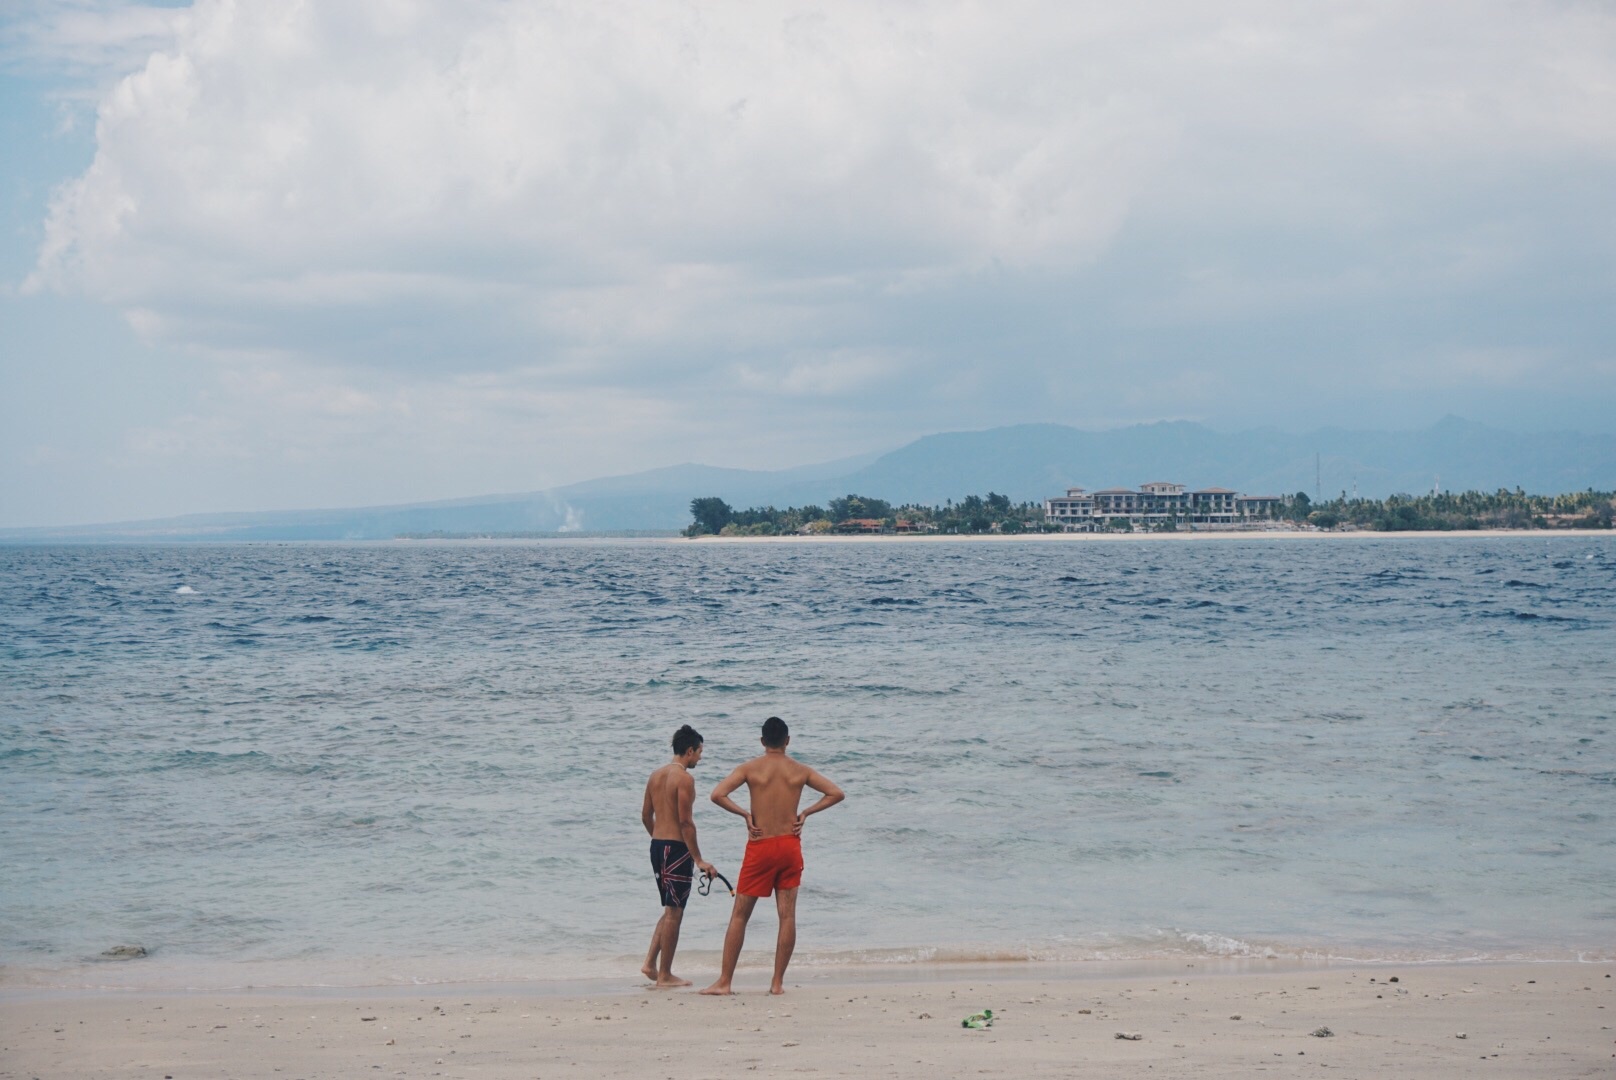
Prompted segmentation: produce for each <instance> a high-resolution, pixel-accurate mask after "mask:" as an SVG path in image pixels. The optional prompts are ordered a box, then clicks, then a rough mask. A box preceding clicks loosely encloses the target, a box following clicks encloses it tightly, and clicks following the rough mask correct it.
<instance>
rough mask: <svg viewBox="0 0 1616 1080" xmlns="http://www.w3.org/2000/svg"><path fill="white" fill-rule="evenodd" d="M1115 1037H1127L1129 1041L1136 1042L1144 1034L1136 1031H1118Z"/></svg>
mask: <svg viewBox="0 0 1616 1080" xmlns="http://www.w3.org/2000/svg"><path fill="white" fill-rule="evenodd" d="M1116 1038H1118V1039H1127V1040H1128V1041H1129V1042H1138V1041H1139V1040H1140V1039H1143V1038H1144V1036H1143V1035H1141V1034H1139V1033H1138V1032H1137V1031H1119V1032H1117V1034H1116Z"/></svg>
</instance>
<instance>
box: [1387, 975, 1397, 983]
mask: <svg viewBox="0 0 1616 1080" xmlns="http://www.w3.org/2000/svg"><path fill="white" fill-rule="evenodd" d="M1386 981H1387V982H1398V981H1400V980H1399V979H1398V978H1397V976H1396V975H1393V976H1392V977H1391V978H1389V979H1387V980H1386Z"/></svg>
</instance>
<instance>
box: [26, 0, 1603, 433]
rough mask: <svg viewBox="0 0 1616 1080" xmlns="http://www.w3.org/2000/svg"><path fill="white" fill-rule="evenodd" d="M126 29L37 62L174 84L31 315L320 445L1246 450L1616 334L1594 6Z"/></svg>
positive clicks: (214, 10)
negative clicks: (243, 374)
mask: <svg viewBox="0 0 1616 1080" xmlns="http://www.w3.org/2000/svg"><path fill="white" fill-rule="evenodd" d="M102 10H103V11H104V13H105V18H104V19H103V22H102V23H101V24H99V27H100V28H99V29H97V25H98V24H96V22H95V9H91V8H88V7H75V8H73V9H72V11H73V15H74V17H73V18H72V19H65V18H64V19H58V20H56V21H55V22H54V23H51V22H50V21H49V20H45V19H44V18H43V16H41V17H40V18H39V19H37V20H35V21H36V23H38V25H40V26H43V27H45V29H41V30H38V31H36V32H34V37H33V38H32V39H28V40H33V41H34V42H35V43H36V48H37V50H38V51H39V53H40V54H41V55H42V56H46V57H48V56H50V55H60V56H64V57H65V56H69V55H71V56H73V57H75V58H76V59H74V60H73V62H74V63H95V62H99V63H101V64H103V65H115V64H118V63H124V64H129V63H130V61H131V58H132V57H134V56H136V55H139V56H141V59H140V60H139V62H138V64H136V65H134V66H135V69H134V70H130V71H129V72H128V73H127V74H126V75H125V76H124V77H122V78H120V79H118V80H117V81H116V82H115V83H114V84H112V85H111V86H110V88H109V89H108V90H107V91H106V92H105V93H104V95H103V96H102V98H101V100H100V104H99V110H98V115H97V122H96V123H97V135H96V154H95V159H94V161H93V163H92V164H91V165H90V167H89V168H88V169H87V170H86V171H85V172H84V173H83V174H82V175H80V176H78V177H75V178H73V179H72V180H70V181H69V182H67V183H65V184H64V185H63V186H62V187H61V189H60V190H59V191H58V193H57V195H56V197H55V199H54V200H53V202H52V205H51V208H50V212H49V218H48V221H47V222H46V226H45V240H44V243H43V245H42V248H41V251H40V254H39V258H38V261H37V265H36V267H35V269H34V271H33V273H32V274H31V276H30V277H29V279H28V282H27V287H28V288H30V289H33V290H42V289H54V290H62V291H67V292H74V293H81V294H84V295H87V296H90V297H93V298H95V299H97V300H100V301H103V302H105V303H108V304H111V305H115V306H117V307H119V308H121V309H122V310H124V311H125V312H126V314H127V316H128V319H129V322H130V325H131V326H133V327H134V328H135V329H136V331H137V332H138V333H139V334H140V335H141V336H142V337H143V338H145V339H147V340H148V341H152V342H157V343H163V344H168V345H180V346H184V347H187V348H191V349H195V350H198V351H200V352H202V353H205V354H207V355H211V356H215V357H218V358H219V359H220V360H221V361H222V362H225V363H227V364H234V365H247V366H258V367H263V368H270V369H274V370H277V371H280V372H282V373H283V374H286V375H287V377H293V375H294V374H295V377H297V378H300V379H303V380H304V381H305V382H306V384H307V385H306V386H304V387H303V388H302V389H301V390H300V391H299V392H298V393H297V394H295V395H290V396H288V395H281V396H279V397H276V400H277V401H280V402H282V404H283V405H285V407H287V408H294V407H295V408H302V409H305V410H306V411H308V412H309V413H310V414H318V415H320V416H324V417H326V418H328V419H329V420H330V421H331V422H333V423H336V422H340V423H344V424H347V423H353V422H357V421H359V420H362V419H365V418H369V419H368V420H365V422H381V420H382V419H383V418H391V420H390V421H389V422H396V423H406V422H410V423H414V422H419V420H420V417H421V416H422V415H423V413H422V412H421V411H419V410H420V406H421V405H422V403H423V402H439V403H442V402H450V401H452V402H456V403H458V404H457V406H456V407H457V408H462V409H467V410H475V409H479V408H480V409H493V410H495V411H496V412H497V411H498V410H499V409H500V408H508V407H511V406H512V403H513V402H525V404H523V405H520V406H519V408H521V409H531V410H537V411H539V412H542V413H545V414H546V415H550V414H552V413H553V412H554V411H555V408H556V406H557V405H558V403H572V404H573V405H577V403H579V402H582V401H586V400H589V401H596V402H599V401H610V402H613V403H614V404H615V405H618V406H622V407H625V408H628V409H629V410H630V412H631V413H632V414H633V415H635V416H637V417H639V418H640V423H641V427H640V429H639V430H641V431H642V432H644V431H646V430H649V429H650V427H651V426H652V425H654V424H656V423H659V422H667V423H674V422H684V421H685V420H687V419H688V416H689V414H690V413H691V412H693V411H699V406H700V405H701V404H702V403H704V402H706V403H711V402H714V401H721V402H723V403H724V404H725V405H726V407H729V408H733V409H735V410H737V411H745V410H748V409H750V410H752V411H753V412H754V413H756V414H757V415H758V416H759V417H760V418H761V419H760V420H759V421H758V423H759V424H761V425H769V424H775V423H776V422H777V421H778V420H779V418H780V417H782V416H786V415H788V414H789V415H791V416H792V417H793V418H800V417H801V416H802V415H803V413H802V410H804V409H807V410H810V414H811V415H815V416H818V417H819V418H820V420H819V421H818V422H821V423H823V422H824V418H825V417H827V416H829V415H830V414H831V413H832V412H833V411H836V410H840V411H841V413H842V414H843V415H846V416H850V417H852V418H853V420H851V421H849V422H850V423H851V422H856V421H859V420H860V419H861V418H863V417H865V416H867V415H869V414H868V413H867V412H865V411H863V410H865V409H866V407H867V405H868V402H867V399H868V397H869V396H870V395H875V394H882V393H885V394H888V395H889V396H900V397H902V399H903V401H904V403H905V407H907V408H911V409H918V410H920V411H922V412H924V413H925V416H926V418H925V420H924V421H922V420H920V419H915V418H911V419H909V420H907V421H904V422H903V423H902V425H901V426H902V427H903V428H904V429H906V430H908V431H920V430H926V429H934V428H936V427H941V426H960V425H962V424H969V423H971V422H972V420H973V419H975V420H977V421H978V422H980V423H989V422H1004V421H1007V420H1013V419H1018V418H1035V419H1043V418H1048V419H1063V420H1070V421H1074V422H1090V423H1092V422H1095V421H1102V422H1103V421H1104V420H1107V419H1109V420H1112V421H1115V420H1130V419H1152V418H1154V417H1155V416H1156V415H1200V416H1206V417H1210V416H1219V415H1221V416H1224V417H1230V416H1236V415H1237V414H1238V409H1239V407H1240V403H1241V402H1255V403H1256V404H1255V405H1254V406H1253V409H1254V410H1255V413H1256V415H1252V416H1241V417H1239V418H1240V419H1244V420H1251V419H1259V418H1260V416H1261V411H1262V410H1263V409H1266V408H1270V407H1271V406H1272V403H1273V400H1274V395H1275V394H1278V393H1286V392H1289V393H1292V394H1295V393H1298V392H1301V393H1305V392H1306V391H1307V390H1308V389H1310V388H1318V387H1320V386H1325V385H1331V380H1333V379H1335V378H1337V376H1336V375H1335V374H1334V373H1330V374H1326V375H1321V376H1319V377H1318V378H1317V379H1312V378H1311V377H1310V376H1308V375H1307V374H1306V373H1307V372H1308V371H1309V370H1310V368H1315V367H1331V368H1334V367H1339V366H1340V365H1352V364H1355V363H1356V362H1355V359H1354V357H1355V355H1356V354H1357V353H1362V352H1364V351H1368V352H1370V353H1372V354H1373V357H1372V359H1373V361H1374V362H1373V363H1368V364H1360V365H1357V369H1358V370H1361V371H1374V370H1377V368H1376V365H1377V364H1378V365H1380V366H1381V367H1384V368H1386V369H1387V370H1392V369H1396V368H1397V367H1398V366H1399V365H1405V366H1406V365H1408V364H1416V365H1418V364H1421V363H1427V362H1428V363H1429V365H1430V368H1429V372H1430V378H1429V379H1428V380H1426V383H1427V384H1429V385H1432V386H1433V387H1438V388H1439V387H1440V385H1441V383H1442V379H1443V378H1452V379H1456V380H1462V379H1465V378H1470V377H1474V376H1476V375H1478V374H1481V373H1485V377H1486V378H1487V379H1488V380H1490V381H1492V382H1495V383H1498V384H1500V385H1505V384H1508V382H1509V380H1511V379H1513V378H1517V377H1518V378H1521V379H1531V378H1539V377H1541V375H1542V372H1543V371H1545V370H1574V369H1575V368H1576V367H1577V365H1578V364H1579V363H1584V362H1586V363H1588V364H1593V363H1595V362H1602V361H1600V357H1599V356H1597V355H1595V353H1597V349H1596V348H1594V347H1593V346H1590V345H1589V343H1588V342H1587V341H1586V340H1580V341H1579V340H1576V339H1574V337H1568V336H1566V335H1565V334H1563V333H1561V332H1560V331H1559V330H1556V329H1555V328H1554V327H1555V326H1557V325H1561V324H1559V323H1558V322H1557V321H1556V318H1555V316H1557V315H1563V314H1564V313H1565V309H1566V306H1567V305H1568V304H1569V305H1570V307H1571V308H1572V309H1573V311H1574V313H1575V315H1576V317H1577V318H1578V319H1580V320H1581V321H1582V323H1583V324H1584V325H1586V324H1587V323H1588V321H1589V320H1590V319H1594V320H1596V321H1597V320H1599V319H1603V320H1604V322H1603V324H1602V325H1605V326H1607V327H1608V326H1609V316H1608V315H1607V316H1598V315H1594V314H1592V312H1593V307H1592V305H1591V301H1585V300H1577V299H1575V298H1574V297H1573V298H1572V299H1570V300H1568V299H1567V297H1568V296H1570V295H1572V294H1573V293H1575V290H1572V291H1571V293H1568V292H1567V290H1566V289H1565V288H1564V284H1565V281H1566V278H1567V276H1568V275H1571V274H1573V273H1574V274H1575V275H1577V276H1579V277H1580V279H1581V280H1584V281H1586V280H1587V279H1588V275H1589V274H1592V275H1593V276H1594V277H1595V278H1598V279H1600V280H1603V281H1604V282H1605V283H1606V284H1607V285H1608V284H1609V283H1610V278H1611V276H1612V275H1611V269H1612V266H1613V260H1612V258H1611V255H1612V251H1613V240H1616V232H1613V226H1612V225H1611V224H1610V216H1609V214H1608V191H1609V190H1610V182H1611V181H1612V180H1616V176H1613V175H1612V174H1613V172H1616V125H1612V124H1611V123H1610V117H1611V116H1613V115H1616V15H1613V13H1612V11H1611V9H1610V8H1609V7H1608V5H1604V4H1597V3H1578V2H1575V0H1572V2H1554V3H1549V2H1543V3H1531V2H1526V3H1522V2H1506V0H1478V2H1477V3H1473V4H1469V5H1464V6H1454V5H1426V4H1396V3H1380V2H1371V3H1363V2H1351V3H1346V2H1341V3H1321V4H1309V5H1305V6H1298V5H1295V4H1291V3H1282V2H1279V0H1242V2H1236V3H1231V4H1204V3H1199V2H1196V3H1190V2H1180V3H1160V4H1151V5H1133V6H1129V5H1117V4H1114V3H1101V2H1098V0H1080V2H1075V3H1074V2H1060V3H1055V2H1033V0H1026V2H1010V3H1003V4H992V5H987V4H981V3H976V2H966V0H938V2H933V3H920V2H906V3H887V4H870V3H852V2H829V3H825V2H816V3H812V4H809V3H797V2H764V3H752V2H744V3H743V2H710V3H707V2H701V3H698V2H692V3H679V4H650V5H647V4H635V3H627V2H615V0H589V2H567V0H563V2H554V3H542V4H541V3H531V2H493V0H336V2H330V3H274V4H263V3H250V2H246V0H199V2H198V3H197V4H196V5H195V6H194V7H193V8H191V9H189V10H186V11H183V12H172V11H161V12H158V11H152V10H150V9H144V8H138V7H133V6H127V5H117V6H114V7H112V8H109V9H102ZM98 43H100V44H98ZM109 43H116V44H109ZM53 50H54V51H53ZM63 62H64V63H65V62H66V61H63ZM1599 208H1603V209H1604V210H1605V211H1607V212H1606V213H1604V214H1603V215H1602V216H1601V217H1599V219H1598V220H1594V216H1595V211H1596V210H1598V209H1599ZM1567 267H1574V268H1575V270H1574V271H1573V270H1570V269H1567ZM1505 295H1507V296H1508V297H1510V301H1509V305H1513V307H1512V308H1511V310H1513V312H1514V318H1513V321H1510V320H1508V319H1503V320H1502V321H1500V317H1499V316H1498V315H1497V313H1498V312H1499V311H1500V310H1502V308H1501V306H1500V304H1499V303H1497V300H1498V298H1499V297H1500V296H1505ZM1509 305H1504V306H1505V307H1508V306H1509ZM1476 307H1482V308H1485V309H1486V310H1488V311H1491V312H1492V313H1493V315H1492V316H1490V319H1491V321H1490V322H1489V323H1488V331H1487V334H1486V335H1485V337H1486V340H1477V339H1476V334H1475V331H1474V329H1473V328H1468V327H1467V321H1468V315H1469V313H1470V311H1471V310H1472V309H1473V308H1476ZM1592 336H1593V337H1598V336H1599V335H1592ZM1500 339H1503V340H1500ZM1606 340H1608V338H1607V339H1606ZM1304 357H1305V358H1306V359H1303V358H1304ZM1431 357H1442V358H1444V359H1440V360H1435V359H1431V360H1427V359H1422V358H1431ZM1453 357H1465V358H1470V359H1466V360H1464V361H1463V362H1456V361H1454V360H1453V359H1452V358H1453ZM1477 357H1482V358H1491V359H1485V360H1477V359H1475V358H1477ZM1498 357H1534V358H1540V359H1535V360H1533V362H1532V363H1522V362H1516V361H1514V360H1509V361H1500V360H1498V359H1496V358H1498ZM1607 358H1608V357H1607ZM322 371H323V372H325V374H320V372H322ZM477 378H486V379H492V380H494V382H495V383H496V384H497V385H498V387H499V388H500V389H499V390H498V392H497V393H495V392H492V391H487V392H485V391H482V390H479V389H477V387H476V386H475V385H474V381H475V379H477ZM467 379H471V380H473V382H466V381H464V380H467ZM328 383H329V384H331V385H327V384H328ZM339 383H340V384H342V385H345V386H347V387H348V388H349V389H348V390H347V391H338V390H335V389H333V388H332V386H334V385H336V384H339ZM900 387H901V388H902V392H901V393H899V392H898V390H899V388H900ZM1113 391H1115V394H1114V396H1113V397H1112V398H1111V399H1110V403H1106V402H1105V401H1100V400H1097V399H1101V398H1104V397H1105V396H1106V395H1107V394H1111V393H1112V392H1113ZM591 395H594V396H593V397H592V396H591ZM402 400H410V401H413V402H414V405H415V406H416V408H417V411H415V412H409V411H400V410H399V408H397V407H396V403H397V402H398V401H402ZM630 401H631V402H632V404H628V402H630ZM1117 403H1122V405H1124V406H1125V408H1126V410H1127V412H1126V414H1125V415H1122V414H1118V413H1117V411H1116V406H1117ZM1040 409H1041V410H1043V412H1042V413H1039V412H1038V410H1040ZM771 410H772V411H771ZM812 410H819V412H817V413H812ZM1028 410H1031V415H1029V413H1028ZM452 411H453V410H452V409H448V407H447V406H445V407H444V408H442V409H438V408H436V407H432V408H428V409H427V412H428V413H431V414H432V415H436V416H441V417H444V418H447V417H448V416H449V415H450V414H451V413H452ZM584 411H585V412H586V413H587V414H588V415H590V416H591V417H593V418H595V419H596V420H599V421H601V422H609V419H608V418H609V417H611V416H613V415H616V413H614V410H613V409H612V408H604V409H603V408H597V407H589V408H586V409H585V410H584ZM1018 411H1019V415H1018ZM1444 411H1446V409H1442V408H1439V409H1437V410H1436V413H1437V414H1438V415H1439V414H1440V413H1441V412H1444ZM524 415H526V414H524ZM574 415H577V414H574ZM889 415H895V413H889ZM445 422H447V419H445ZM810 422H811V421H803V423H804V424H808V423H810ZM776 430H778V429H776ZM754 434H755V441H757V442H758V443H759V444H760V445H761V444H763V443H766V442H767V441H768V439H769V438H771V437H773V436H772V435H770V436H765V435H764V434H762V433H761V432H759V433H754Z"/></svg>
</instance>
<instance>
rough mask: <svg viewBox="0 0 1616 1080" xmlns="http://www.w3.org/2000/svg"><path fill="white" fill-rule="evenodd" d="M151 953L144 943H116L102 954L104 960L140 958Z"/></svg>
mask: <svg viewBox="0 0 1616 1080" xmlns="http://www.w3.org/2000/svg"><path fill="white" fill-rule="evenodd" d="M147 955H149V954H148V953H147V952H146V946H144V945H114V946H113V947H112V948H110V949H108V950H107V951H106V952H104V953H102V954H101V959H103V960H139V959H140V958H141V957H143V956H147Z"/></svg>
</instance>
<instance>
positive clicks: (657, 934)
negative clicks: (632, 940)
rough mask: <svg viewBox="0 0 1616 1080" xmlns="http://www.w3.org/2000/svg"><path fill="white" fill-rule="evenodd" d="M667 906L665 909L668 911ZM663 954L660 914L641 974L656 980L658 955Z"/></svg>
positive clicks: (652, 932) (641, 967) (652, 931)
mask: <svg viewBox="0 0 1616 1080" xmlns="http://www.w3.org/2000/svg"><path fill="white" fill-rule="evenodd" d="M666 910H667V909H666V908H664V909H663V911H664V913H666ZM661 954H662V918H661V917H660V916H659V917H658V918H657V921H656V926H654V927H652V929H651V951H650V952H648V953H646V954H645V963H644V964H642V965H640V974H641V975H644V976H645V977H646V978H647V979H650V980H651V981H652V982H656V976H657V957H658V956H660V955H661Z"/></svg>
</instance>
